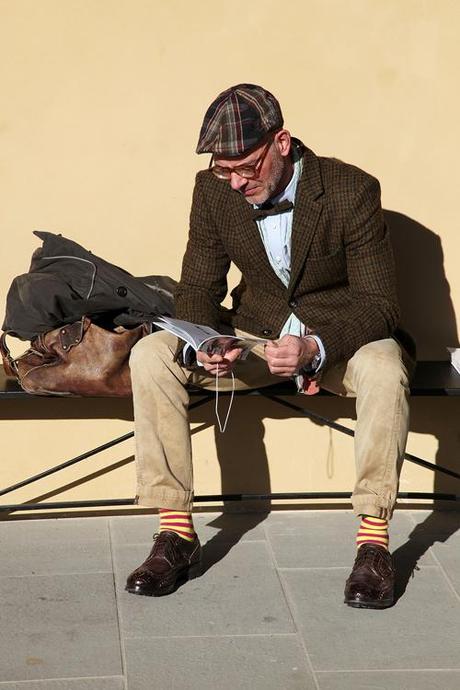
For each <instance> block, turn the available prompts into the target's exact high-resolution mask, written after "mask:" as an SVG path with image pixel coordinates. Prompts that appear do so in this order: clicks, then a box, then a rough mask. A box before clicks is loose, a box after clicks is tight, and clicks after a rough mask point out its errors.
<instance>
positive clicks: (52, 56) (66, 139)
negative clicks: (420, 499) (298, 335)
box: [0, 0, 460, 500]
mask: <svg viewBox="0 0 460 690" xmlns="http://www.w3.org/2000/svg"><path fill="white" fill-rule="evenodd" d="M459 29H460V3H458V2H456V1H448V0H438V1H437V2H434V0H402V1H401V0H348V1H347V0H302V1H300V0H293V1H291V2H285V3H279V2H275V1H274V0H265V1H262V0H254V1H253V2H251V3H247V2H243V1H242V0H233V2H231V3H230V2H229V3H223V2H219V1H217V2H216V0H214V1H211V0H198V1H197V2H194V3H192V2H187V1H186V0H169V1H166V0H162V1H160V0H156V1H155V0H151V1H147V0H142V1H141V0H130V1H129V2H128V1H127V0H126V1H122V0H98V1H97V2H94V1H90V0H40V2H36V0H16V1H15V2H9V1H5V0H1V2H0V65H1V72H0V74H1V82H0V99H1V108H0V190H1V192H0V194H1V203H0V227H1V230H2V233H3V241H2V254H1V269H2V270H1V272H0V299H1V302H2V307H3V304H4V298H5V296H6V292H7V289H8V286H9V284H10V282H11V280H12V278H13V277H14V276H15V275H17V274H19V273H22V272H24V271H25V270H27V267H28V263H29V259H30V255H31V253H32V251H33V250H34V249H35V247H36V246H38V242H37V241H36V239H35V238H34V237H33V236H32V234H31V233H32V231H33V230H34V229H46V230H49V231H52V232H62V233H63V234H65V235H67V236H69V237H71V238H73V239H74V240H76V241H78V242H80V243H81V244H83V245H84V246H86V247H88V248H90V249H91V250H92V251H93V252H95V253H97V254H100V255H102V256H104V257H105V258H107V259H108V260H110V261H113V262H114V263H117V264H120V265H122V266H123V267H125V268H126V269H128V270H129V271H131V272H132V273H134V274H138V275H143V274H144V275H145V274H148V273H164V274H169V275H171V276H173V277H177V276H178V274H179V270H180V262H181V256H182V252H183V248H184V244H185V240H186V234H187V222H188V212H189V204H190V197H191V191H192V186H193V177H194V173H195V171H196V170H197V169H199V168H200V167H201V166H205V165H206V164H207V160H205V158H199V157H197V156H196V155H195V154H194V148H195V145H196V140H197V136H198V131H199V127H200V123H201V119H202V116H203V113H204V110H205V108H206V107H207V105H208V104H209V102H210V101H211V100H212V99H213V98H214V96H215V95H216V94H217V93H218V92H219V91H221V90H222V89H224V88H226V87H227V86H229V85H231V84H233V83H237V82H239V81H251V82H255V83H261V84H263V85H265V86H266V87H267V88H269V89H270V90H271V91H273V92H274V93H275V94H276V95H277V96H278V98H279V99H280V101H281V103H282V105H283V109H284V114H285V120H286V125H287V126H288V128H290V130H291V131H292V132H293V133H294V134H295V135H296V136H298V137H300V138H302V139H303V140H304V141H305V143H306V144H307V145H309V146H310V147H311V148H313V149H314V150H315V151H316V152H317V153H321V154H323V155H332V156H336V157H338V158H341V159H343V160H347V161H350V162H353V163H355V164H357V165H359V166H361V167H363V168H365V169H366V170H368V171H370V172H372V173H373V174H375V175H376V176H377V177H378V178H379V179H380V180H381V183H382V192H383V196H382V199H383V205H384V208H385V209H387V210H389V211H391V212H393V213H390V214H389V215H388V219H389V222H390V226H391V229H392V232H393V233H394V235H395V242H396V244H397V246H398V256H399V257H400V259H401V261H400V266H399V270H400V277H401V285H402V286H403V287H404V295H403V303H404V309H405V312H406V321H407V323H409V325H410V326H411V328H412V330H413V331H414V332H415V333H416V335H418V336H419V342H420V353H421V356H422V357H424V358H429V357H433V356H436V357H438V356H440V355H441V354H442V353H443V352H444V348H445V346H446V345H449V344H453V345H455V344H457V342H456V338H457V331H456V314H457V313H458V312H459V310H460V272H459V271H458V269H457V264H458V260H459V249H460V240H459V237H458V227H457V225H458V223H457V218H456V206H457V205H456V195H457V193H458V187H459V172H458V170H459V167H458V165H457V158H458V146H459V134H460V96H459V93H458V70H459V66H460V65H459V63H460V44H459V41H458V33H459ZM401 240H403V242H402V243H401ZM449 289H450V292H449ZM417 303H418V304H417ZM2 311H3V309H2ZM304 404H306V403H304ZM308 404H309V405H311V406H312V407H313V408H314V409H317V410H319V411H322V412H324V413H327V412H328V411H329V412H331V414H333V415H334V417H335V418H342V419H344V421H345V423H351V424H352V422H350V419H348V418H347V417H348V415H349V414H351V412H352V410H351V408H350V406H349V405H348V403H347V404H345V403H343V402H341V401H337V402H334V401H329V400H316V401H308ZM88 405H89V406H86V407H84V408H82V407H81V406H80V407H79V406H78V405H76V406H74V407H73V408H72V410H71V411H67V412H65V414H66V415H68V416H71V417H72V416H74V417H76V419H72V420H68V419H59V417H61V416H62V414H63V409H64V406H60V405H59V401H40V402H39V403H38V405H35V406H33V407H31V408H30V409H28V411H27V417H28V419H27V420H26V421H22V420H20V419H19V418H16V419H15V418H13V419H11V417H15V416H16V417H20V416H21V415H22V412H21V410H19V409H17V408H14V409H13V408H11V407H9V408H8V409H7V408H6V406H5V404H2V406H1V421H0V427H1V432H2V451H3V462H2V464H1V467H0V484H1V485H3V484H6V483H11V482H13V481H15V480H16V479H17V478H19V477H20V476H22V475H23V474H25V473H28V472H35V471H39V470H40V469H42V468H44V467H46V466H48V465H49V464H54V463H57V462H59V461H60V459H61V458H65V457H70V456H71V455H74V454H78V453H80V452H82V451H83V450H85V449H86V448H87V447H89V446H90V445H91V444H93V442H94V444H95V443H97V442H103V441H105V440H107V439H108V438H110V437H111V436H113V435H117V434H121V433H124V432H125V431H127V430H129V429H130V428H131V423H130V421H129V405H128V406H126V405H125V407H124V408H123V409H121V408H120V406H119V405H114V406H113V409H112V410H110V412H108V413H106V412H105V411H100V410H98V409H96V408H94V406H93V407H91V405H92V403H91V404H89V403H88ZM249 408H250V409H249ZM21 409H23V408H21ZM88 410H90V411H88ZM256 410H257V412H256ZM253 411H254V417H253ZM458 412H459V405H458V403H457V401H455V400H428V401H421V400H417V401H414V424H413V429H414V430H413V432H412V433H411V436H410V440H409V450H410V451H411V452H413V453H415V454H420V455H422V456H424V457H428V458H434V457H435V455H436V454H437V457H438V458H439V460H441V459H442V461H443V462H444V463H445V464H448V465H449V464H450V465H452V466H453V465H454V464H455V459H456V458H458V457H459V450H460V438H459V434H458V423H457V420H458ZM85 414H88V416H89V417H91V418H89V419H84V418H82V417H84V416H85ZM94 414H97V415H98V416H100V417H101V418H97V419H93V418H92V416H93V415H94ZM105 414H109V416H111V417H112V418H111V419H104V418H102V417H103V415H105ZM206 414H207V417H206ZM206 414H205V413H204V412H201V413H200V415H198V413H197V415H196V418H195V417H194V419H195V421H196V423H195V426H199V425H200V424H203V422H204V423H205V424H209V423H210V422H212V413H211V412H210V411H209V412H207V413H206ZM282 416H283V417H284V418H279V417H280V415H279V411H278V410H276V408H274V406H273V405H272V404H268V405H267V406H265V407H262V406H261V405H258V404H257V403H256V402H255V401H249V400H248V401H240V400H239V401H237V402H236V403H235V411H234V413H233V420H232V424H233V425H232V429H233V431H230V432H229V433H228V435H227V436H226V437H224V438H223V439H220V443H221V444H222V445H223V446H224V448H223V450H222V451H221V459H222V458H224V459H225V457H226V456H228V455H230V458H231V455H232V449H233V455H235V448H240V446H238V442H240V441H241V433H240V432H239V430H240V429H241V428H243V429H244V430H245V439H248V440H247V443H248V445H249V448H246V449H243V452H242V454H241V463H240V464H241V465H242V469H244V472H243V471H241V472H240V473H235V472H233V471H232V472H229V471H228V468H227V469H224V471H223V472H224V480H225V486H226V487H233V488H234V489H236V488H238V489H239V490H244V489H248V488H253V489H254V488H258V487H259V488H260V487H261V486H262V487H264V486H266V485H267V469H266V459H265V456H264V454H263V452H262V450H261V444H260V442H261V436H262V426H261V422H260V421H259V420H260V419H261V418H262V417H267V419H266V424H265V441H266V450H267V454H268V458H269V461H268V464H269V469H270V475H271V480H272V489H273V490H275V491H282V490H295V489H299V488H304V489H305V490H321V489H326V490H327V489H329V490H338V491H341V490H342V491H344V490H347V489H349V488H351V484H352V477H353V455H352V443H351V441H350V439H348V438H345V437H343V438H342V437H340V436H339V435H338V434H336V433H332V434H330V432H329V431H328V430H327V429H325V428H323V427H318V426H314V425H312V424H310V422H308V421H306V420H303V419H296V418H295V417H290V418H289V417H288V418H285V416H284V415H282ZM39 417H42V418H39ZM49 417H57V418H58V419H53V418H51V419H49ZM118 417H122V418H123V417H127V418H128V419H125V420H123V419H118ZM249 420H251V421H250V422H249ZM232 434H234V435H235V437H234V438H232ZM287 438H288V439H289V441H286V439H287ZM194 439H195V441H194V443H195V460H196V474H197V491H198V493H208V492H214V491H218V490H219V489H220V477H219V466H218V463H217V460H216V452H215V447H214V431H213V429H212V427H210V426H207V428H206V429H204V431H201V432H200V433H197V434H196V435H195V436H194ZM299 448H303V452H302V453H299ZM131 453H132V447H129V448H127V449H126V450H125V449H123V448H122V447H119V448H117V449H116V450H113V451H110V452H108V453H106V455H105V456H104V457H103V458H101V459H100V460H98V461H91V462H90V461H88V464H87V465H86V466H85V468H81V469H79V470H71V471H69V472H68V473H67V474H66V475H65V477H63V478H62V479H59V480H58V479H54V480H53V481H51V482H43V483H42V484H41V485H40V487H37V489H28V490H24V492H22V493H21V492H18V493H17V494H16V495H15V497H14V498H15V500H22V499H26V498H33V497H35V496H38V495H39V494H40V495H41V494H45V493H46V492H47V491H51V490H53V491H56V492H57V493H56V495H55V496H54V500H60V499H64V498H74V497H77V496H78V497H82V498H91V497H94V498H102V497H104V496H127V495H128V496H129V495H131V494H132V493H133V476H134V475H133V465H132V463H130V464H129V463H128V464H125V465H123V466H122V467H120V468H119V469H117V470H116V471H114V472H112V473H110V474H103V475H101V476H100V477H99V478H96V479H93V480H92V481H87V482H85V483H83V484H81V485H77V486H75V487H74V488H69V489H68V490H66V491H61V490H60V489H61V487H63V486H64V485H68V484H70V483H72V482H77V484H78V480H79V477H84V476H85V475H86V474H90V473H93V472H96V471H97V470H98V469H101V468H103V467H105V466H109V465H112V464H114V463H122V464H123V461H124V459H125V458H129V456H130V454H131ZM299 455H300V456H301V457H299ZM254 458H256V461H254ZM223 462H224V460H223ZM245 463H247V464H248V465H249V464H251V467H252V469H251V470H250V472H249V474H250V477H249V478H248V480H247V481H246V480H244V479H242V475H243V474H245V473H247V471H248V470H247V468H244V465H245ZM254 468H258V469H257V471H256V469H254ZM436 486H437V488H439V487H440V486H441V488H446V485H445V484H440V483H439V482H438V484H437V485H436ZM447 487H448V488H449V489H450V490H451V491H454V490H457V492H458V486H457V487H456V486H455V484H448V485H447ZM432 488H433V476H432V475H431V473H429V472H427V471H425V470H421V469H419V468H415V467H414V466H410V465H406V468H405V470H404V475H403V481H402V489H403V490H409V489H425V490H431V489H432ZM11 498H13V497H11Z"/></svg>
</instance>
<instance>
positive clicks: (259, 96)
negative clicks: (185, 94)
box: [196, 84, 283, 157]
mask: <svg viewBox="0 0 460 690" xmlns="http://www.w3.org/2000/svg"><path fill="white" fill-rule="evenodd" d="M282 126H283V115H282V113H281V108H280V104H279V103H278V101H277V100H276V98H275V97H274V96H273V95H272V94H271V93H270V92H269V91H266V89H263V88H262V87H261V86H256V85H255V84H237V85H236V86H231V87H230V88H229V89H227V90H226V91H223V92H222V93H221V94H219V95H218V96H217V98H216V99H215V100H214V101H213V102H212V103H211V105H210V106H209V108H208V110H207V111H206V115H205V116H204V120H203V124H202V126H201V131H200V137H199V139H198V146H197V148H196V152H197V153H213V154H214V155H220V156H229V157H231V156H241V155H242V154H244V153H245V152H246V151H249V150H250V149H252V148H254V146H256V145H257V144H258V143H259V142H260V141H261V139H263V137H264V136H265V135H266V134H267V133H268V132H271V131H273V130H275V129H280V128H281V127H282Z"/></svg>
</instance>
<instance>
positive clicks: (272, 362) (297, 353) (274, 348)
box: [265, 335, 319, 377]
mask: <svg viewBox="0 0 460 690" xmlns="http://www.w3.org/2000/svg"><path fill="white" fill-rule="evenodd" d="M318 352H319V348H318V345H317V344H316V341H315V340H313V338H299V337H298V336H296V335H283V337H282V338H280V340H272V341H270V342H269V343H268V345H266V346H265V356H266V358H267V363H268V368H269V369H270V372H271V373H272V374H276V376H286V377H289V376H294V375H295V374H297V372H298V371H299V370H300V369H302V368H303V367H306V366H308V364H309V363H310V362H311V360H312V359H313V357H314V356H315V355H317V354H318Z"/></svg>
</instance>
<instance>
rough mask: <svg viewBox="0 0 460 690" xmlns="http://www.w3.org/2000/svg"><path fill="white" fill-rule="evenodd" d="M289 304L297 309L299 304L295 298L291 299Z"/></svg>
mask: <svg viewBox="0 0 460 690" xmlns="http://www.w3.org/2000/svg"><path fill="white" fill-rule="evenodd" d="M289 306H290V307H291V309H295V308H296V306H297V302H296V300H295V299H291V301H290V302H289Z"/></svg>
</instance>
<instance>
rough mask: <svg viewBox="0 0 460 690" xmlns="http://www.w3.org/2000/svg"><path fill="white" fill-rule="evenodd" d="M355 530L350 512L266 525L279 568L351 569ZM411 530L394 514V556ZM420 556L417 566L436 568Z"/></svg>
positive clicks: (291, 516)
mask: <svg viewBox="0 0 460 690" xmlns="http://www.w3.org/2000/svg"><path fill="white" fill-rule="evenodd" d="M358 526H359V520H358V519H357V518H356V516H355V515H354V514H353V513H352V512H351V511H343V512H340V513H337V512H323V513H318V512H314V513H313V512H312V513H307V512H305V513H272V515H271V516H270V518H269V519H268V520H267V521H266V523H265V529H266V533H267V538H268V540H269V541H270V543H271V545H272V548H273V552H274V555H275V559H276V564H277V566H278V567H280V568H312V567H314V568H331V567H345V566H346V567H349V568H351V567H352V565H353V562H354V559H355V556H356V545H355V537H356V531H357V528H358ZM413 529H414V524H413V521H412V519H411V517H410V515H406V514H404V513H398V512H396V513H395V514H394V517H393V519H392V521H391V525H390V547H391V550H392V551H393V552H394V551H396V550H397V549H398V548H400V547H402V546H403V545H404V544H406V543H407V541H408V535H409V534H410V533H411V532H412V530H413ZM411 546H412V545H411ZM421 552H422V553H421V555H420V558H418V562H419V564H420V565H424V564H425V565H434V564H435V563H434V561H433V558H432V556H431V554H430V553H427V552H423V549H421Z"/></svg>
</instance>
